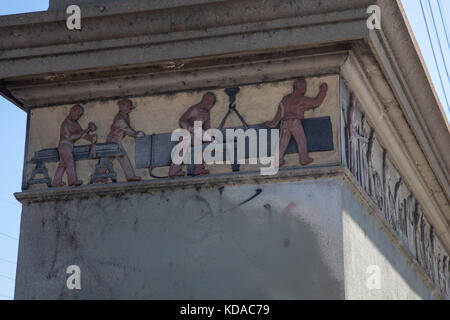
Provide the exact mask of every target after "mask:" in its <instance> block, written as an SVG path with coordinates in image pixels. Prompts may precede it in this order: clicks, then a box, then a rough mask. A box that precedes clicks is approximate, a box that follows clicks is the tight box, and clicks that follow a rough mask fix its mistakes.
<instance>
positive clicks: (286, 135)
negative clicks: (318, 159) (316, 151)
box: [265, 79, 328, 167]
mask: <svg viewBox="0 0 450 320" xmlns="http://www.w3.org/2000/svg"><path fill="white" fill-rule="evenodd" d="M306 88H307V84H306V81H305V80H304V79H299V80H296V81H294V85H293V91H292V93H291V94H288V95H287V96H285V97H284V98H283V99H282V100H281V103H280V105H279V106H278V111H277V113H276V115H275V118H274V119H273V120H272V121H268V122H266V123H265V125H266V126H268V127H269V128H275V127H276V126H277V125H278V123H279V122H280V121H281V128H280V130H281V133H280V145H279V157H280V163H279V165H280V167H281V166H282V165H283V164H284V163H285V160H284V154H285V153H286V149H287V147H288V144H289V141H290V140H291V137H294V139H295V142H296V143H297V148H298V156H299V160H300V164H302V165H308V164H310V163H311V162H313V161H314V159H312V158H310V157H309V156H308V148H307V143H306V136H305V132H304V130H303V125H302V120H303V119H304V118H305V111H307V110H309V109H313V108H317V107H319V106H320V105H321V104H322V102H323V100H324V99H325V97H326V94H327V91H328V85H327V84H326V83H323V84H321V85H320V91H319V94H318V95H317V97H315V98H309V97H305V93H306Z"/></svg>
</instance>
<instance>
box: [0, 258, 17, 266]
mask: <svg viewBox="0 0 450 320" xmlns="http://www.w3.org/2000/svg"><path fill="white" fill-rule="evenodd" d="M0 261H3V262H6V263H10V264H15V265H17V263H15V262H14V261H11V260H8V259H3V258H0Z"/></svg>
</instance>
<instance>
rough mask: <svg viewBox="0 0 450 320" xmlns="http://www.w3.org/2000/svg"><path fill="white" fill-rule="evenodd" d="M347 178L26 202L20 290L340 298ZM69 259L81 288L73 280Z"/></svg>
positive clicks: (114, 295)
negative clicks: (70, 283)
mask: <svg viewBox="0 0 450 320" xmlns="http://www.w3.org/2000/svg"><path fill="white" fill-rule="evenodd" d="M341 185H342V181H341V180H340V179H324V180H321V181H304V182H294V183H276V184H266V185H247V186H244V185H242V186H234V187H225V188H210V189H198V190H195V189H185V190H179V191H170V192H156V193H152V194H125V195H123V196H121V197H108V196H106V197H101V198H100V197H92V198H88V199H74V200H69V201H51V202H42V203H33V204H29V205H24V208H23V214H22V225H21V237H20V248H19V259H18V272H17V278H16V279H17V281H16V293H15V295H16V299H86V298H89V299H98V298H106V299H128V298H133V299H310V298H320V299H343V298H344V271H343V254H342V253H343V247H342V222H341V209H340V208H341V197H340V190H341ZM324 200H326V201H324ZM69 265H78V266H79V267H80V268H81V290H74V291H70V290H68V289H67V287H66V279H67V277H68V275H67V274H66V269H67V267H68V266H69Z"/></svg>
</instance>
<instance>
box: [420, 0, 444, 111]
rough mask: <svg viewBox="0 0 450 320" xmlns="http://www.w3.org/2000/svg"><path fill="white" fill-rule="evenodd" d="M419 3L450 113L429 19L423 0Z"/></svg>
mask: <svg viewBox="0 0 450 320" xmlns="http://www.w3.org/2000/svg"><path fill="white" fill-rule="evenodd" d="M419 2H420V7H421V9H422V14H423V19H424V20H425V26H426V28H427V33H428V39H429V40H430V43H431V50H432V51H433V57H434V63H435V64H436V68H437V70H438V75H439V80H440V82H441V87H442V91H444V97H445V102H446V103H447V109H448V111H449V112H450V105H449V104H448V99H447V94H446V93H445V88H444V83H443V82H442V76H441V71H440V70H439V65H438V63H437V59H436V53H435V51H434V45H433V40H431V35H430V29H429V27H428V22H427V17H426V15H425V10H424V8H423V3H422V0H420V1H419Z"/></svg>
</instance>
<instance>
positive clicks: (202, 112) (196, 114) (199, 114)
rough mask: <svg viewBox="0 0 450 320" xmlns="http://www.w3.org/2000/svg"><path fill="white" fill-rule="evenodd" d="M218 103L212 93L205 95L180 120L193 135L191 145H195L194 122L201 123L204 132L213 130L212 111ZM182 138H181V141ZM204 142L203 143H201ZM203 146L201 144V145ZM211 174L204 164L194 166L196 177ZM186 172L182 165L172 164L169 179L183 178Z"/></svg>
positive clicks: (182, 126)
mask: <svg viewBox="0 0 450 320" xmlns="http://www.w3.org/2000/svg"><path fill="white" fill-rule="evenodd" d="M215 103H216V95H215V94H214V93H212V92H207V93H205V94H204V95H203V98H202V100H201V101H200V102H199V103H197V104H195V105H193V106H191V107H190V108H189V109H187V111H186V112H185V113H184V114H183V115H182V116H181V118H180V120H179V122H178V123H179V125H180V128H182V129H186V130H188V131H189V132H190V133H191V145H192V146H193V145H194V139H196V138H195V136H194V122H195V121H201V122H202V129H203V130H204V131H206V130H208V129H210V128H211V117H210V110H211V108H212V107H213V106H214V104H215ZM181 139H182V138H180V140H181ZM202 140H203V139H202ZM201 142H203V141H201ZM200 144H201V143H200ZM203 174H209V170H206V169H205V165H204V164H196V165H194V176H198V175H203ZM184 175H185V172H184V171H183V170H182V168H181V165H176V164H174V163H172V164H171V166H170V169H169V177H183V176H184Z"/></svg>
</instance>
